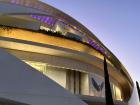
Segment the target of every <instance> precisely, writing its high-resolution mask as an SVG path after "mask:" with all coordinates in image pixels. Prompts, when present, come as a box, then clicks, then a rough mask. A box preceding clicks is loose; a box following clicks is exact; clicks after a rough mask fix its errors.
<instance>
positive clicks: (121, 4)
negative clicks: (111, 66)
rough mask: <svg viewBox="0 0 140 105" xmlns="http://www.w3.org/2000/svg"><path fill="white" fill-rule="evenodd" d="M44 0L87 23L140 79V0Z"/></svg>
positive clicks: (139, 79) (131, 73)
mask: <svg viewBox="0 0 140 105" xmlns="http://www.w3.org/2000/svg"><path fill="white" fill-rule="evenodd" d="M41 1H44V2H46V3H47V4H50V5H52V6H54V7H56V8H58V9H59V10H61V11H63V12H65V13H67V14H69V15H70V16H72V17H73V18H75V19H76V20H78V21H79V22H80V23H82V24H83V25H84V26H86V27H87V28H88V29H89V30H90V31H92V32H93V33H94V34H95V35H96V36H97V37H98V38H99V39H100V40H101V41H102V42H103V43H104V45H105V46H106V47H108V48H109V49H110V50H111V51H112V52H113V53H114V54H115V55H116V56H117V58H118V59H119V60H120V61H121V62H122V64H123V65H124V66H125V67H126V69H127V70H128V72H129V73H130V75H131V76H132V78H133V80H137V81H139V82H140V0H41Z"/></svg>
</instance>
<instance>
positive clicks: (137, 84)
mask: <svg viewBox="0 0 140 105" xmlns="http://www.w3.org/2000/svg"><path fill="white" fill-rule="evenodd" d="M136 86H137V91H138V95H139V101H140V87H139V83H138V82H137V81H136Z"/></svg>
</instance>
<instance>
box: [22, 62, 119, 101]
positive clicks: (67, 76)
mask: <svg viewBox="0 0 140 105" xmlns="http://www.w3.org/2000/svg"><path fill="white" fill-rule="evenodd" d="M24 62H26V63H27V64H29V65H30V66H32V67H33V68H35V69H37V70H38V71H40V72H41V73H43V74H44V75H46V76H47V77H49V78H50V79H52V80H53V81H55V82H56V83H58V84H59V85H61V86H62V87H64V88H66V89H67V90H69V91H70V92H71V93H73V94H78V95H79V94H80V95H90V96H96V97H105V83H104V78H103V77H101V76H99V75H97V74H95V73H84V72H80V71H75V70H69V69H64V68H58V67H52V66H49V65H48V64H46V63H41V62H34V61H24ZM111 89H112V94H113V97H114V99H115V100H120V101H121V100H122V94H121V90H120V88H119V87H118V86H116V85H115V84H113V83H111Z"/></svg>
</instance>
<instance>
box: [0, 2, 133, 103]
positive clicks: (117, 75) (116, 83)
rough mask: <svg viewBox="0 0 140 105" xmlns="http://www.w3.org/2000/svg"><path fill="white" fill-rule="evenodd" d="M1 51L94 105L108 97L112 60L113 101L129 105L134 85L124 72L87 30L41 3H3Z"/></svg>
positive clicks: (114, 58) (1, 13) (58, 11)
mask: <svg viewBox="0 0 140 105" xmlns="http://www.w3.org/2000/svg"><path fill="white" fill-rule="evenodd" d="M0 8H1V9H0V47H1V48H4V49H5V50H6V51H7V52H9V53H10V54H12V55H14V56H16V57H17V58H18V59H20V60H22V61H23V62H25V63H26V64H28V65H30V66H31V67H33V68H35V69H36V70H37V71H40V72H41V73H42V74H43V75H45V76H46V77H49V78H50V79H51V80H53V81H55V82H56V83H57V84H59V85H60V86H62V87H63V88H64V89H65V90H67V91H69V92H71V93H72V94H74V95H77V96H78V97H79V98H81V99H82V100H83V101H85V102H86V103H88V104H89V105H92V104H94V103H96V104H99V105H100V104H101V103H102V102H104V97H105V86H104V85H105V83H104V71H103V67H104V66H103V59H104V57H106V58H107V63H108V70H109V75H110V83H111V89H112V96H113V99H114V100H115V102H116V103H117V102H120V103H124V104H125V103H126V104H127V103H128V101H129V100H130V97H131V94H132V91H133V81H132V79H131V77H130V75H129V74H128V72H127V70H126V69H125V67H124V66H123V65H122V64H121V63H120V61H119V60H118V59H117V58H116V57H115V55H114V54H113V53H112V52H111V51H109V49H108V48H106V47H105V46H104V44H103V43H102V42H101V41H100V40H99V39H98V38H97V37H96V36H95V35H94V34H93V33H91V32H90V31H89V30H88V29H87V28H86V27H84V26H83V25H82V24H80V23H79V22H78V21H76V20H75V19H73V18H72V17H70V16H69V15H67V14H65V13H63V12H61V11H60V10H58V9H56V8H54V7H52V6H50V5H47V4H44V3H42V2H40V1H36V0H0Z"/></svg>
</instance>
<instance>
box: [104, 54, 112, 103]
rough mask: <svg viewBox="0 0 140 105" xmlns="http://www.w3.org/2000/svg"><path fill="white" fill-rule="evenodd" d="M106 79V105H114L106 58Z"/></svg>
mask: <svg viewBox="0 0 140 105" xmlns="http://www.w3.org/2000/svg"><path fill="white" fill-rule="evenodd" d="M104 79H105V99H106V105H114V102H113V98H112V92H111V87H110V82H109V74H108V69H107V63H106V58H105V57H104Z"/></svg>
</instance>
